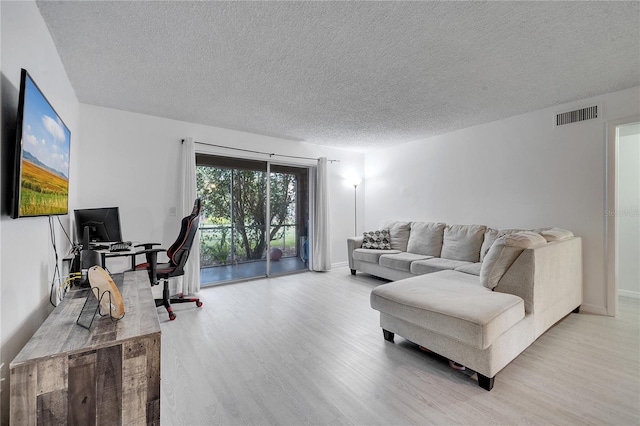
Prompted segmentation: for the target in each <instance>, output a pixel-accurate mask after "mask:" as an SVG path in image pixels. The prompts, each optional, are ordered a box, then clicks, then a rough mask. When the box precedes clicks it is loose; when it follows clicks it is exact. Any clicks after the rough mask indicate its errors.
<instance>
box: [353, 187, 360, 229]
mask: <svg viewBox="0 0 640 426" xmlns="http://www.w3.org/2000/svg"><path fill="white" fill-rule="evenodd" d="M360 182H361V179H354V180H353V182H352V183H353V230H354V234H353V235H354V236H355V235H358V185H360Z"/></svg>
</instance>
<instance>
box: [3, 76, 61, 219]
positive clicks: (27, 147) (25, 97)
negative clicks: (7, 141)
mask: <svg viewBox="0 0 640 426" xmlns="http://www.w3.org/2000/svg"><path fill="white" fill-rule="evenodd" d="M22 72H23V75H22V79H23V80H22V84H21V86H22V88H24V93H22V94H21V100H22V101H23V103H22V104H21V105H19V108H20V109H21V118H22V126H21V129H20V128H18V132H19V135H18V136H19V137H20V140H19V141H18V149H17V156H18V160H19V164H16V166H17V167H16V169H17V172H18V175H17V176H16V179H17V182H16V183H17V185H16V188H15V189H16V191H17V194H16V195H17V199H16V200H14V201H15V204H14V209H15V208H17V212H15V211H14V217H21V216H41V215H50V214H66V213H67V212H68V199H69V149H70V139H71V132H70V131H69V129H68V128H67V126H66V125H65V124H64V123H63V122H62V120H61V119H60V117H59V116H58V114H57V113H56V112H55V110H54V109H53V108H52V107H51V105H50V104H49V102H48V101H47V99H46V98H45V97H44V95H43V94H42V92H40V90H39V89H38V86H37V85H36V84H35V83H34V81H33V80H32V79H31V77H30V76H29V74H28V73H27V72H26V71H25V70H23V71H22ZM18 114H19V116H20V111H19V113H18ZM19 119H20V118H19ZM16 213H17V214H16Z"/></svg>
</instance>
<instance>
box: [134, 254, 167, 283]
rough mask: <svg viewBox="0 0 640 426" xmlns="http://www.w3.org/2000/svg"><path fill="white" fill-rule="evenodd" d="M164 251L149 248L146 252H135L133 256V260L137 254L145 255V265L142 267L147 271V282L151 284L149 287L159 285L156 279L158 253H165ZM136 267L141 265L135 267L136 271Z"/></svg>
mask: <svg viewBox="0 0 640 426" xmlns="http://www.w3.org/2000/svg"><path fill="white" fill-rule="evenodd" d="M166 251H167V250H166V249H161V248H157V249H152V248H149V249H146V250H140V251H137V252H135V254H134V255H133V256H134V258H135V256H137V255H139V254H144V255H145V257H146V259H147V263H146V264H145V265H144V267H145V268H146V269H147V272H148V273H149V282H150V283H151V285H158V284H159V283H158V277H157V268H158V253H161V252H166ZM138 266H142V265H136V269H137V267H138Z"/></svg>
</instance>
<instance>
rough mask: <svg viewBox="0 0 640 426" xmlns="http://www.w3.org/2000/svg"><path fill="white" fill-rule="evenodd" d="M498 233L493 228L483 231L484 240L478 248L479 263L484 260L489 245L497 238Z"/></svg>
mask: <svg viewBox="0 0 640 426" xmlns="http://www.w3.org/2000/svg"><path fill="white" fill-rule="evenodd" d="M498 233H499V231H498V230H497V229H495V228H487V230H486V231H484V239H483V240H482V245H481V246H480V262H482V261H483V260H484V257H485V256H486V255H487V252H488V251H489V249H490V248H491V245H492V244H493V242H494V241H495V240H496V239H497V238H498Z"/></svg>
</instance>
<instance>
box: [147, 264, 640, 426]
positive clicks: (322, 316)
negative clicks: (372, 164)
mask: <svg viewBox="0 0 640 426" xmlns="http://www.w3.org/2000/svg"><path fill="white" fill-rule="evenodd" d="M382 283H384V281H381V280H378V279H376V278H374V277H371V276H368V275H365V274H358V275H356V276H351V275H350V274H349V270H348V269H347V268H338V269H335V270H333V271H331V272H328V273H310V272H308V273H303V274H297V275H289V276H284V277H279V278H273V279H261V280H256V281H249V282H244V283H238V284H232V285H227V286H217V287H210V288H206V289H203V290H202V291H201V292H200V296H201V298H202V300H203V302H204V306H203V307H202V308H199V309H198V308H195V306H194V305H192V304H185V305H174V308H175V311H176V313H177V315H178V318H177V319H176V320H175V321H172V322H169V321H168V318H167V317H166V315H165V313H164V312H162V311H161V310H160V309H159V310H158V312H159V314H160V319H161V327H162V395H161V423H162V424H163V425H180V424H184V425H213V424H223V425H227V424H228V425H234V424H238V425H249V424H260V425H262V424H280V425H302V424H326V425H333V424H356V425H365V424H366V425H387V424H420V425H424V424H473V425H485V424H558V425H567V424H581V425H582V424H593V425H601V424H608V425H638V424H640V408H639V407H640V321H639V319H640V318H639V302H640V301H638V300H635V299H624V298H623V299H621V300H620V304H619V310H620V314H619V316H618V317H616V318H610V317H602V316H595V315H586V314H571V315H570V316H568V317H566V318H565V319H564V320H562V321H561V322H560V323H558V324H556V325H555V326H554V327H553V328H551V329H550V330H549V331H547V333H545V334H544V335H543V336H541V337H540V338H539V339H538V340H537V341H536V342H534V343H533V344H532V345H531V346H530V347H529V348H528V349H527V350H526V351H525V352H524V353H522V354H521V355H520V356H519V357H518V358H516V359H515V360H514V361H513V362H511V364H509V365H508V366H507V367H506V368H504V369H503V370H502V371H501V372H500V373H498V375H497V376H496V382H495V387H494V388H493V390H492V391H491V392H487V391H485V390H483V389H481V388H480V387H479V386H478V384H477V382H475V381H474V380H472V378H471V377H469V374H470V372H459V371H455V370H452V369H451V368H449V366H448V363H447V362H446V360H444V359H441V358H439V357H437V356H435V355H431V354H427V353H424V352H422V351H420V350H418V348H417V346H416V345H414V344H412V343H411V342H408V341H407V340H405V339H403V338H401V337H399V336H397V337H396V343H395V344H393V343H389V342H386V341H385V340H384V339H383V337H382V331H381V329H380V327H379V326H378V312H377V311H374V310H373V309H371V307H370V306H369V294H370V292H371V290H372V289H373V288H374V287H376V286H377V285H380V284H382Z"/></svg>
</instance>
